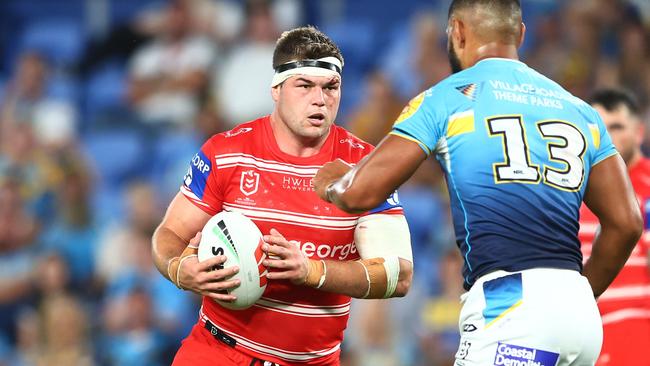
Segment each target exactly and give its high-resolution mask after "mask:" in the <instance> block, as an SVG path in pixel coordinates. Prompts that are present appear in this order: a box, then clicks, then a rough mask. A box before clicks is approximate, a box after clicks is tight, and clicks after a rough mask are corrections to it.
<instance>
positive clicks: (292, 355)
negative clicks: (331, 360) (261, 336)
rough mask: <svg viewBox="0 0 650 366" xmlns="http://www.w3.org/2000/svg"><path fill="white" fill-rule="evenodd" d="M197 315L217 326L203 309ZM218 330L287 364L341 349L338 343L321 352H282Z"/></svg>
mask: <svg viewBox="0 0 650 366" xmlns="http://www.w3.org/2000/svg"><path fill="white" fill-rule="evenodd" d="M199 314H200V316H201V320H202V321H203V322H204V323H205V321H206V320H210V322H212V323H213V324H215V325H216V324H217V323H215V322H214V321H212V320H211V319H210V318H208V316H207V315H205V313H204V312H203V307H201V309H200V310H199ZM217 326H218V327H219V329H221V330H222V331H224V332H225V333H226V334H228V335H229V336H231V337H232V338H234V339H235V341H237V345H238V346H241V347H244V348H247V349H249V350H251V351H254V352H257V353H259V354H263V355H268V356H273V357H278V358H281V359H283V360H285V361H289V362H307V361H311V360H314V359H317V358H320V357H324V356H328V355H331V354H332V353H334V352H336V351H338V350H339V349H340V348H341V344H340V343H338V344H337V345H335V346H334V347H332V348H329V349H323V350H317V351H310V352H295V351H289V350H284V349H281V348H277V347H272V346H269V345H265V344H262V343H259V342H255V341H252V340H250V339H247V338H244V337H242V336H240V335H238V334H236V333H233V332H231V331H229V330H227V329H224V328H223V327H222V326H220V325H217Z"/></svg>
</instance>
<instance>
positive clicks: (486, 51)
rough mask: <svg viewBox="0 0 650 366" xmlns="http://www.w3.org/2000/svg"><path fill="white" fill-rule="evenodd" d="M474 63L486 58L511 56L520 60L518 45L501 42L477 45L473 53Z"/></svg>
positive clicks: (510, 57)
mask: <svg viewBox="0 0 650 366" xmlns="http://www.w3.org/2000/svg"><path fill="white" fill-rule="evenodd" d="M472 56H473V57H472V59H473V63H472V65H474V64H476V63H477V62H479V61H481V60H484V59H486V58H495V57H498V58H509V59H513V60H519V53H517V46H515V45H513V44H505V43H500V42H490V43H485V44H482V45H480V46H479V47H477V48H476V49H475V51H474V55H472Z"/></svg>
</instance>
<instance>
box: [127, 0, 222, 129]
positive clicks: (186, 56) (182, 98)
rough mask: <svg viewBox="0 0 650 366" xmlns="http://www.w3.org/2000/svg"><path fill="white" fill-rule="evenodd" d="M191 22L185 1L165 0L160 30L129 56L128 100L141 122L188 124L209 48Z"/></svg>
mask: <svg viewBox="0 0 650 366" xmlns="http://www.w3.org/2000/svg"><path fill="white" fill-rule="evenodd" d="M191 20H192V18H191V14H190V9H189V6H188V5H187V3H186V2H183V1H181V0H176V1H173V2H171V3H170V4H169V6H168V7H167V10H166V12H165V18H164V27H163V28H162V30H161V33H159V34H158V35H157V36H156V38H155V39H154V40H153V41H152V42H151V43H150V44H149V45H147V46H145V47H144V48H142V49H140V50H138V51H137V53H136V54H135V55H134V57H133V60H132V62H131V71H130V77H131V81H130V85H129V91H128V93H129V100H130V101H131V103H132V104H133V106H134V107H135V108H136V110H137V112H138V114H139V116H140V118H141V119H142V120H143V121H144V122H145V123H149V124H156V123H158V124H160V123H162V124H172V125H176V126H179V127H180V126H184V127H186V128H188V127H191V126H190V125H191V124H192V122H193V121H194V118H195V116H196V114H197V113H198V108H199V105H198V104H199V99H200V96H201V94H202V93H203V92H204V91H205V88H206V86H207V82H208V80H207V76H208V71H209V69H210V67H211V66H212V64H213V62H214V60H215V48H214V46H213V44H212V43H210V42H209V41H208V40H207V39H205V38H202V37H200V36H199V35H197V34H196V33H193V30H192V26H191V25H192V23H191Z"/></svg>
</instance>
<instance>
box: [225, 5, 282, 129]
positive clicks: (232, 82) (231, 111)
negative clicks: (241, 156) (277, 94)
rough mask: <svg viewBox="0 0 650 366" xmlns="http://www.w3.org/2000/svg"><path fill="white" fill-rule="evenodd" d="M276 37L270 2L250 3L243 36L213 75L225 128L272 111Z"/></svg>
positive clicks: (247, 7)
mask: <svg viewBox="0 0 650 366" xmlns="http://www.w3.org/2000/svg"><path fill="white" fill-rule="evenodd" d="M277 38H278V28H277V26H276V22H275V19H274V18H273V14H272V12H271V7H270V5H269V3H268V2H267V1H266V0H249V1H247V2H246V26H245V29H244V37H243V39H242V40H241V41H240V42H239V43H238V44H237V46H235V47H234V48H233V49H232V50H231V52H230V54H229V55H228V57H227V58H226V59H225V60H224V62H223V64H222V65H220V66H219V67H217V69H216V73H215V75H214V78H215V82H214V87H215V90H214V94H215V96H216V98H217V107H218V109H219V111H221V113H222V114H223V116H224V120H225V122H226V126H227V127H226V129H230V128H232V127H234V126H235V125H238V124H240V123H243V122H246V121H249V120H251V119H254V118H257V116H261V115H266V114H269V113H271V110H273V100H272V99H271V98H269V95H270V93H271V77H272V76H273V68H272V65H271V63H270V62H269V60H271V59H272V56H273V49H274V47H275V40H276V39H277Z"/></svg>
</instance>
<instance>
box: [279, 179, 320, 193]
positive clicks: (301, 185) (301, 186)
mask: <svg viewBox="0 0 650 366" xmlns="http://www.w3.org/2000/svg"><path fill="white" fill-rule="evenodd" d="M282 188H284V189H288V190H291V191H302V192H313V191H314V179H313V178H305V177H295V176H290V175H283V176H282Z"/></svg>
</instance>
